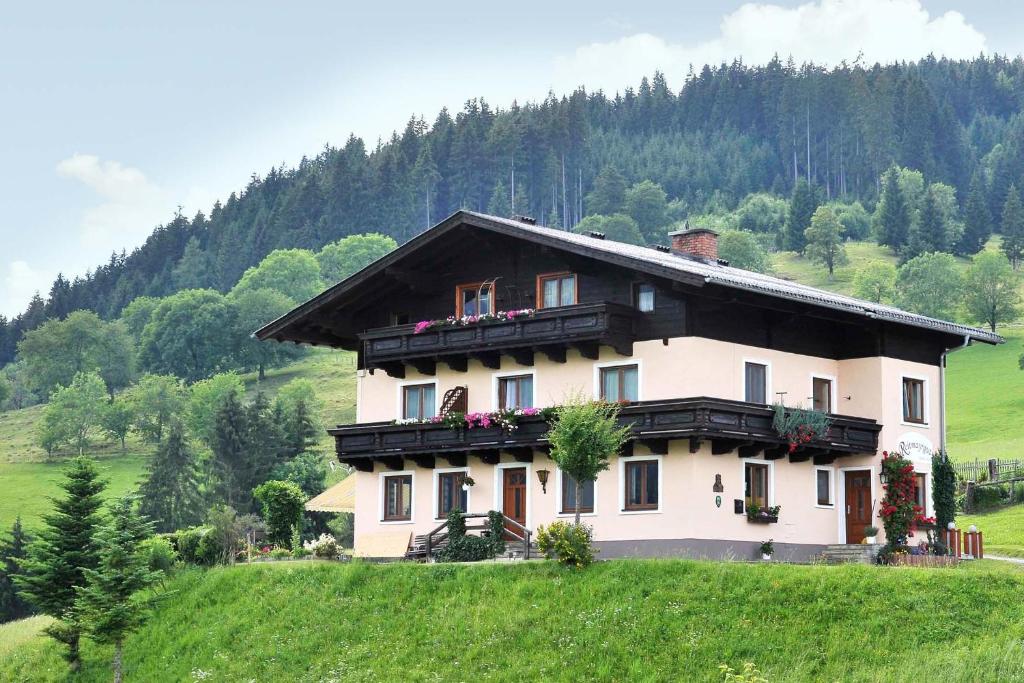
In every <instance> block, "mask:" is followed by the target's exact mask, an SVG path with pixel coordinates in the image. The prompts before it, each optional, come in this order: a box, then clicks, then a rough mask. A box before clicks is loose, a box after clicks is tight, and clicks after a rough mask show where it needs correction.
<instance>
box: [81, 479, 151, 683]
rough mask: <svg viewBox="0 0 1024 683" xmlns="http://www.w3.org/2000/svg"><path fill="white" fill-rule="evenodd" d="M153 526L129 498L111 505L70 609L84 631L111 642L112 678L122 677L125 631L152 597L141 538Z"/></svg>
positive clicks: (144, 611) (118, 680)
mask: <svg viewBox="0 0 1024 683" xmlns="http://www.w3.org/2000/svg"><path fill="white" fill-rule="evenodd" d="M152 533H153V529H152V526H151V525H150V524H149V523H148V522H146V521H145V520H144V519H143V518H142V517H140V516H139V515H138V514H137V513H136V512H135V511H134V510H133V509H132V500H131V498H127V497H126V498H121V499H119V500H117V501H115V502H114V503H113V504H112V505H111V506H110V520H109V522H107V523H106V524H105V525H104V526H102V527H101V528H100V529H99V530H98V531H97V533H96V548H97V550H98V551H99V562H98V564H97V566H96V568H95V569H85V570H84V574H85V584H84V586H78V587H77V590H76V593H77V598H76V602H75V611H76V612H77V613H78V615H79V618H80V619H81V623H82V625H83V627H84V630H85V632H86V633H88V635H89V637H91V638H92V639H93V640H95V641H96V642H98V643H103V644H110V645H113V646H114V660H113V670H114V683H121V681H122V680H123V674H122V666H121V662H122V654H123V649H124V639H125V636H127V635H128V634H130V633H131V632H132V631H135V630H136V629H138V628H139V627H140V626H141V625H142V624H143V622H144V621H145V619H146V615H147V612H148V611H149V608H150V606H151V605H152V603H153V600H154V599H153V597H152V596H150V595H148V594H147V593H146V589H147V588H149V587H150V586H152V585H153V584H154V583H156V581H157V580H158V579H159V577H160V573H159V572H155V571H151V570H150V568H149V559H148V557H147V556H146V555H145V553H143V552H142V549H141V544H142V542H143V541H144V540H146V539H147V538H149V537H150V536H151V535H152Z"/></svg>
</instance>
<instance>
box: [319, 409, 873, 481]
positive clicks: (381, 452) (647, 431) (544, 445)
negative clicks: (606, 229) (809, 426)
mask: <svg viewBox="0 0 1024 683" xmlns="http://www.w3.org/2000/svg"><path fill="white" fill-rule="evenodd" d="M772 417H773V412H772V408H771V407H769V406H765V405H761V404H757V403H746V402H744V401H730V400H724V399H716V398H707V397H698V398H679V399H670V400H662V401H636V402H634V403H630V404H627V405H624V406H623V407H622V409H621V410H620V411H619V423H620V424H621V425H629V426H630V427H631V439H630V441H629V442H628V443H627V444H626V448H625V449H624V452H623V455H624V456H629V455H632V453H633V446H634V444H636V443H639V444H641V445H642V446H644V447H646V448H647V449H648V450H650V451H651V452H652V453H657V454H661V455H667V454H668V444H669V442H670V441H678V440H685V441H688V447H689V452H691V453H696V452H697V450H698V449H699V448H700V445H701V443H702V442H709V443H710V444H711V452H712V454H714V455H723V454H726V453H731V452H733V451H735V452H736V453H737V454H738V455H739V457H741V458H750V457H756V456H758V455H763V457H765V458H767V459H770V460H771V459H778V458H784V457H786V456H787V455H788V456H789V458H790V460H792V461H796V462H799V461H805V460H813V461H814V462H815V464H828V463H831V462H833V461H835V459H836V458H838V457H841V456H846V455H858V454H874V453H876V452H877V451H878V433H879V431H881V429H882V425H880V424H878V423H877V422H876V421H875V420H870V419H866V418H861V417H852V416H849V415H835V414H833V415H831V416H830V417H831V427H830V429H829V431H828V433H827V434H825V435H824V436H823V437H819V438H816V439H813V440H812V441H811V442H810V443H807V444H804V445H801V446H800V447H799V448H797V449H796V450H795V451H794V452H790V451H789V447H788V444H787V443H786V442H785V440H784V439H783V438H782V437H781V436H779V434H778V433H777V432H776V431H775V429H774V428H773V426H772ZM328 432H329V433H330V434H331V435H332V436H334V437H335V445H336V448H337V452H338V458H339V460H341V461H342V462H346V463H348V464H351V465H352V466H354V467H355V468H356V469H360V470H372V469H373V463H374V461H378V462H382V463H383V464H384V465H385V466H386V467H389V468H392V469H399V470H400V469H402V468H403V461H404V459H405V458H409V459H411V460H412V461H414V462H416V463H417V464H418V465H420V466H424V467H433V466H434V462H435V456H436V457H443V458H445V459H447V460H448V461H449V462H450V463H451V464H452V466H464V465H465V464H466V458H467V456H476V457H479V458H480V459H481V461H483V462H484V463H491V464H494V463H497V462H498V461H499V459H500V454H501V453H502V452H506V453H510V454H511V455H512V456H513V457H515V458H516V459H517V460H523V461H530V460H532V459H533V452H534V450H547V449H548V440H547V433H548V423H547V422H546V421H545V420H544V418H543V417H542V416H540V415H535V416H524V417H521V418H519V421H518V424H517V427H516V429H514V430H511V431H505V430H503V429H501V428H500V427H487V428H482V427H474V428H472V429H452V428H450V427H447V426H445V425H443V424H430V423H426V424H423V423H417V424H394V423H390V422H378V423H369V424H353V425H342V426H339V427H336V428H334V429H330V430H328Z"/></svg>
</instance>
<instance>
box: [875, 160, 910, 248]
mask: <svg viewBox="0 0 1024 683" xmlns="http://www.w3.org/2000/svg"><path fill="white" fill-rule="evenodd" d="M884 183H885V184H884V185H883V187H882V196H881V198H880V199H879V201H878V208H877V209H876V210H875V225H876V231H877V233H878V243H879V244H882V245H885V246H887V247H889V248H891V249H892V250H893V251H895V252H897V253H898V252H899V251H900V250H901V249H902V248H903V245H904V244H906V243H907V238H908V236H909V235H908V233H909V230H910V206H909V205H908V204H907V199H906V197H904V196H903V191H902V190H901V189H900V185H899V171H898V170H897V168H896V167H895V166H893V167H892V168H890V169H889V170H888V171H886V173H885V178H884Z"/></svg>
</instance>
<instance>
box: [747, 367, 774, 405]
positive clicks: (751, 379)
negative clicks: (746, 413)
mask: <svg viewBox="0 0 1024 683" xmlns="http://www.w3.org/2000/svg"><path fill="white" fill-rule="evenodd" d="M743 385H744V388H745V390H744V399H743V400H745V401H747V402H748V403H768V366H767V365H764V364H763V363H744V364H743Z"/></svg>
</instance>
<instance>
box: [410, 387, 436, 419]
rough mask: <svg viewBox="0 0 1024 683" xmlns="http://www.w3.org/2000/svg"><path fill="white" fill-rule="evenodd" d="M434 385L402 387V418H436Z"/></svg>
mask: <svg viewBox="0 0 1024 683" xmlns="http://www.w3.org/2000/svg"><path fill="white" fill-rule="evenodd" d="M434 391H435V390H434V385H433V384H410V385H408V386H405V387H402V418H403V419H406V420H426V419H429V418H431V417H434Z"/></svg>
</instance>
